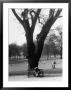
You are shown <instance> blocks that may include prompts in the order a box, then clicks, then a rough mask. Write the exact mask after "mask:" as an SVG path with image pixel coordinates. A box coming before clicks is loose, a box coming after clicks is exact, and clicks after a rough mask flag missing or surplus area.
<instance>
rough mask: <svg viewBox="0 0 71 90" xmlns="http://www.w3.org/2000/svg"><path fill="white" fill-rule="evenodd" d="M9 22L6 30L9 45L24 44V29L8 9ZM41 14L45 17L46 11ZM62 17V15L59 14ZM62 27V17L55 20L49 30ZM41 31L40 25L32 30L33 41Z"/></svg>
mask: <svg viewBox="0 0 71 90" xmlns="http://www.w3.org/2000/svg"><path fill="white" fill-rule="evenodd" d="M8 12H9V14H8V15H9V19H8V20H9V22H8V24H9V25H8V28H9V34H8V35H9V44H11V43H16V44H17V45H20V46H21V45H22V44H24V43H26V37H25V31H24V28H23V27H22V25H21V24H20V23H19V21H18V20H17V19H16V17H15V16H14V14H13V12H12V11H11V9H9V11H8ZM43 13H44V14H45V15H46V14H47V13H46V11H45V10H43ZM61 15H62V13H61ZM60 25H62V17H61V18H58V19H57V20H56V22H55V23H54V25H53V26H52V28H51V29H54V28H55V27H57V26H60ZM40 30H41V25H40V24H38V23H37V24H36V27H35V30H34V34H33V36H34V40H35V38H36V35H37V34H38V33H39V32H40ZM55 33H56V34H58V33H57V32H55Z"/></svg>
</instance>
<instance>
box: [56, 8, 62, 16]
mask: <svg viewBox="0 0 71 90" xmlns="http://www.w3.org/2000/svg"><path fill="white" fill-rule="evenodd" d="M61 11H62V9H58V10H57V12H56V14H55V17H59V15H60V13H61Z"/></svg>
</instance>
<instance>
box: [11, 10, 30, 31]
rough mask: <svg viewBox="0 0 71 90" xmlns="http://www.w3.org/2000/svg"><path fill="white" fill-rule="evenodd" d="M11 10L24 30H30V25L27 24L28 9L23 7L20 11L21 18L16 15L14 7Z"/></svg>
mask: <svg viewBox="0 0 71 90" xmlns="http://www.w3.org/2000/svg"><path fill="white" fill-rule="evenodd" d="M12 12H13V13H14V15H15V17H16V18H17V19H18V21H19V22H20V23H21V24H22V26H23V27H24V29H25V32H28V30H30V26H29V21H28V18H27V14H28V10H27V9H25V10H24V12H22V17H23V20H21V18H20V17H19V16H18V15H17V13H16V11H15V9H12Z"/></svg>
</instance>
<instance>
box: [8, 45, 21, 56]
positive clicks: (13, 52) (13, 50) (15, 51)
mask: <svg viewBox="0 0 71 90" xmlns="http://www.w3.org/2000/svg"><path fill="white" fill-rule="evenodd" d="M19 48H20V47H19V46H17V45H16V44H10V45H9V57H11V56H20V51H19V50H20V49H19Z"/></svg>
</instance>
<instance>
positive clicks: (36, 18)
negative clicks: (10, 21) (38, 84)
mask: <svg viewBox="0 0 71 90" xmlns="http://www.w3.org/2000/svg"><path fill="white" fill-rule="evenodd" d="M41 10H42V9H24V11H22V12H21V17H22V18H21V17H20V16H19V15H18V14H17V12H16V10H15V9H12V12H13V14H14V15H15V17H16V18H17V20H18V21H19V22H20V24H21V25H22V26H23V28H24V30H25V36H26V40H27V53H28V62H29V68H30V69H34V68H35V67H38V62H39V59H40V57H41V53H42V50H43V46H44V41H45V38H46V36H47V34H48V33H49V30H50V29H51V27H52V25H53V24H54V23H55V21H56V20H57V19H58V18H60V17H61V16H59V15H60V13H61V11H62V9H58V10H55V9H50V10H49V14H48V18H47V19H44V17H43V16H42V15H41ZM29 16H30V18H29ZM42 19H43V21H44V22H43V21H42ZM30 20H31V23H30ZM37 22H39V23H40V24H42V28H41V32H40V33H39V34H38V35H37V38H36V39H37V46H35V44H34V42H33V32H34V30H35V27H36V23H37ZM36 47H37V48H36ZM36 49H37V50H36Z"/></svg>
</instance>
